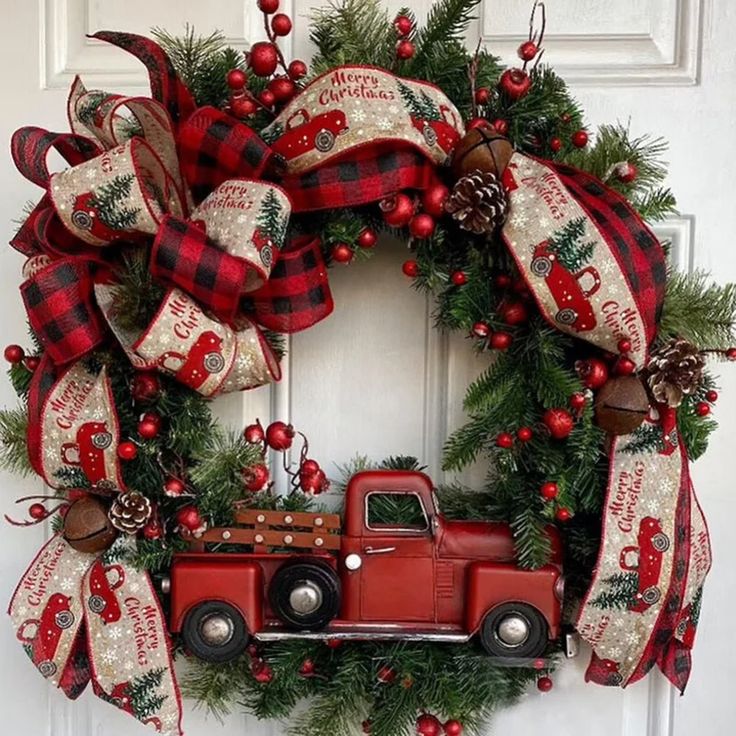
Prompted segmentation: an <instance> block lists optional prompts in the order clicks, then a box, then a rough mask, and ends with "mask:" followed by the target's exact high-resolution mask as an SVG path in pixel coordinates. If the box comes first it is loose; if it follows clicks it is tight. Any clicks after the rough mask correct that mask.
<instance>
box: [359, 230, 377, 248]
mask: <svg viewBox="0 0 736 736" xmlns="http://www.w3.org/2000/svg"><path fill="white" fill-rule="evenodd" d="M377 240H378V236H377V235H376V233H375V232H374V231H373V230H371V229H370V228H368V227H367V228H365V229H364V230H362V231H361V233H360V235H358V245H359V246H360V247H361V248H372V247H373V246H374V245H375V244H376V241H377Z"/></svg>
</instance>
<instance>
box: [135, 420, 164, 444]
mask: <svg viewBox="0 0 736 736" xmlns="http://www.w3.org/2000/svg"><path fill="white" fill-rule="evenodd" d="M160 431H161V422H160V421H159V422H156V421H154V420H152V419H150V418H149V419H142V420H141V421H140V422H138V434H139V435H140V436H141V437H143V439H144V440H152V439H155V438H156V437H158V435H159V432H160Z"/></svg>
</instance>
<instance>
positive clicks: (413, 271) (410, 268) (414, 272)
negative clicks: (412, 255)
mask: <svg viewBox="0 0 736 736" xmlns="http://www.w3.org/2000/svg"><path fill="white" fill-rule="evenodd" d="M401 270H402V271H403V272H404V275H405V276H408V277H409V278H411V279H415V278H416V277H417V276H419V264H418V263H417V262H416V261H404V265H403V266H402V267H401Z"/></svg>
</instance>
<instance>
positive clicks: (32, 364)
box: [23, 355, 41, 373]
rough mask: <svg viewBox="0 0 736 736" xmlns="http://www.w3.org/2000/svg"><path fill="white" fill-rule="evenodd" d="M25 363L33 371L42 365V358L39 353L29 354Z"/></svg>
mask: <svg viewBox="0 0 736 736" xmlns="http://www.w3.org/2000/svg"><path fill="white" fill-rule="evenodd" d="M23 365H24V366H25V367H26V368H27V369H28V370H29V371H30V372H31V373H33V371H35V370H36V368H38V366H39V365H41V358H39V357H38V356H37V355H28V356H26V357H25V358H24V360H23Z"/></svg>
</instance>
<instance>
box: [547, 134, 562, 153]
mask: <svg viewBox="0 0 736 736" xmlns="http://www.w3.org/2000/svg"><path fill="white" fill-rule="evenodd" d="M549 147H550V148H551V149H552V151H553V152H554V153H559V152H560V150H561V149H562V141H561V140H560V139H559V138H552V140H550V142H549Z"/></svg>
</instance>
